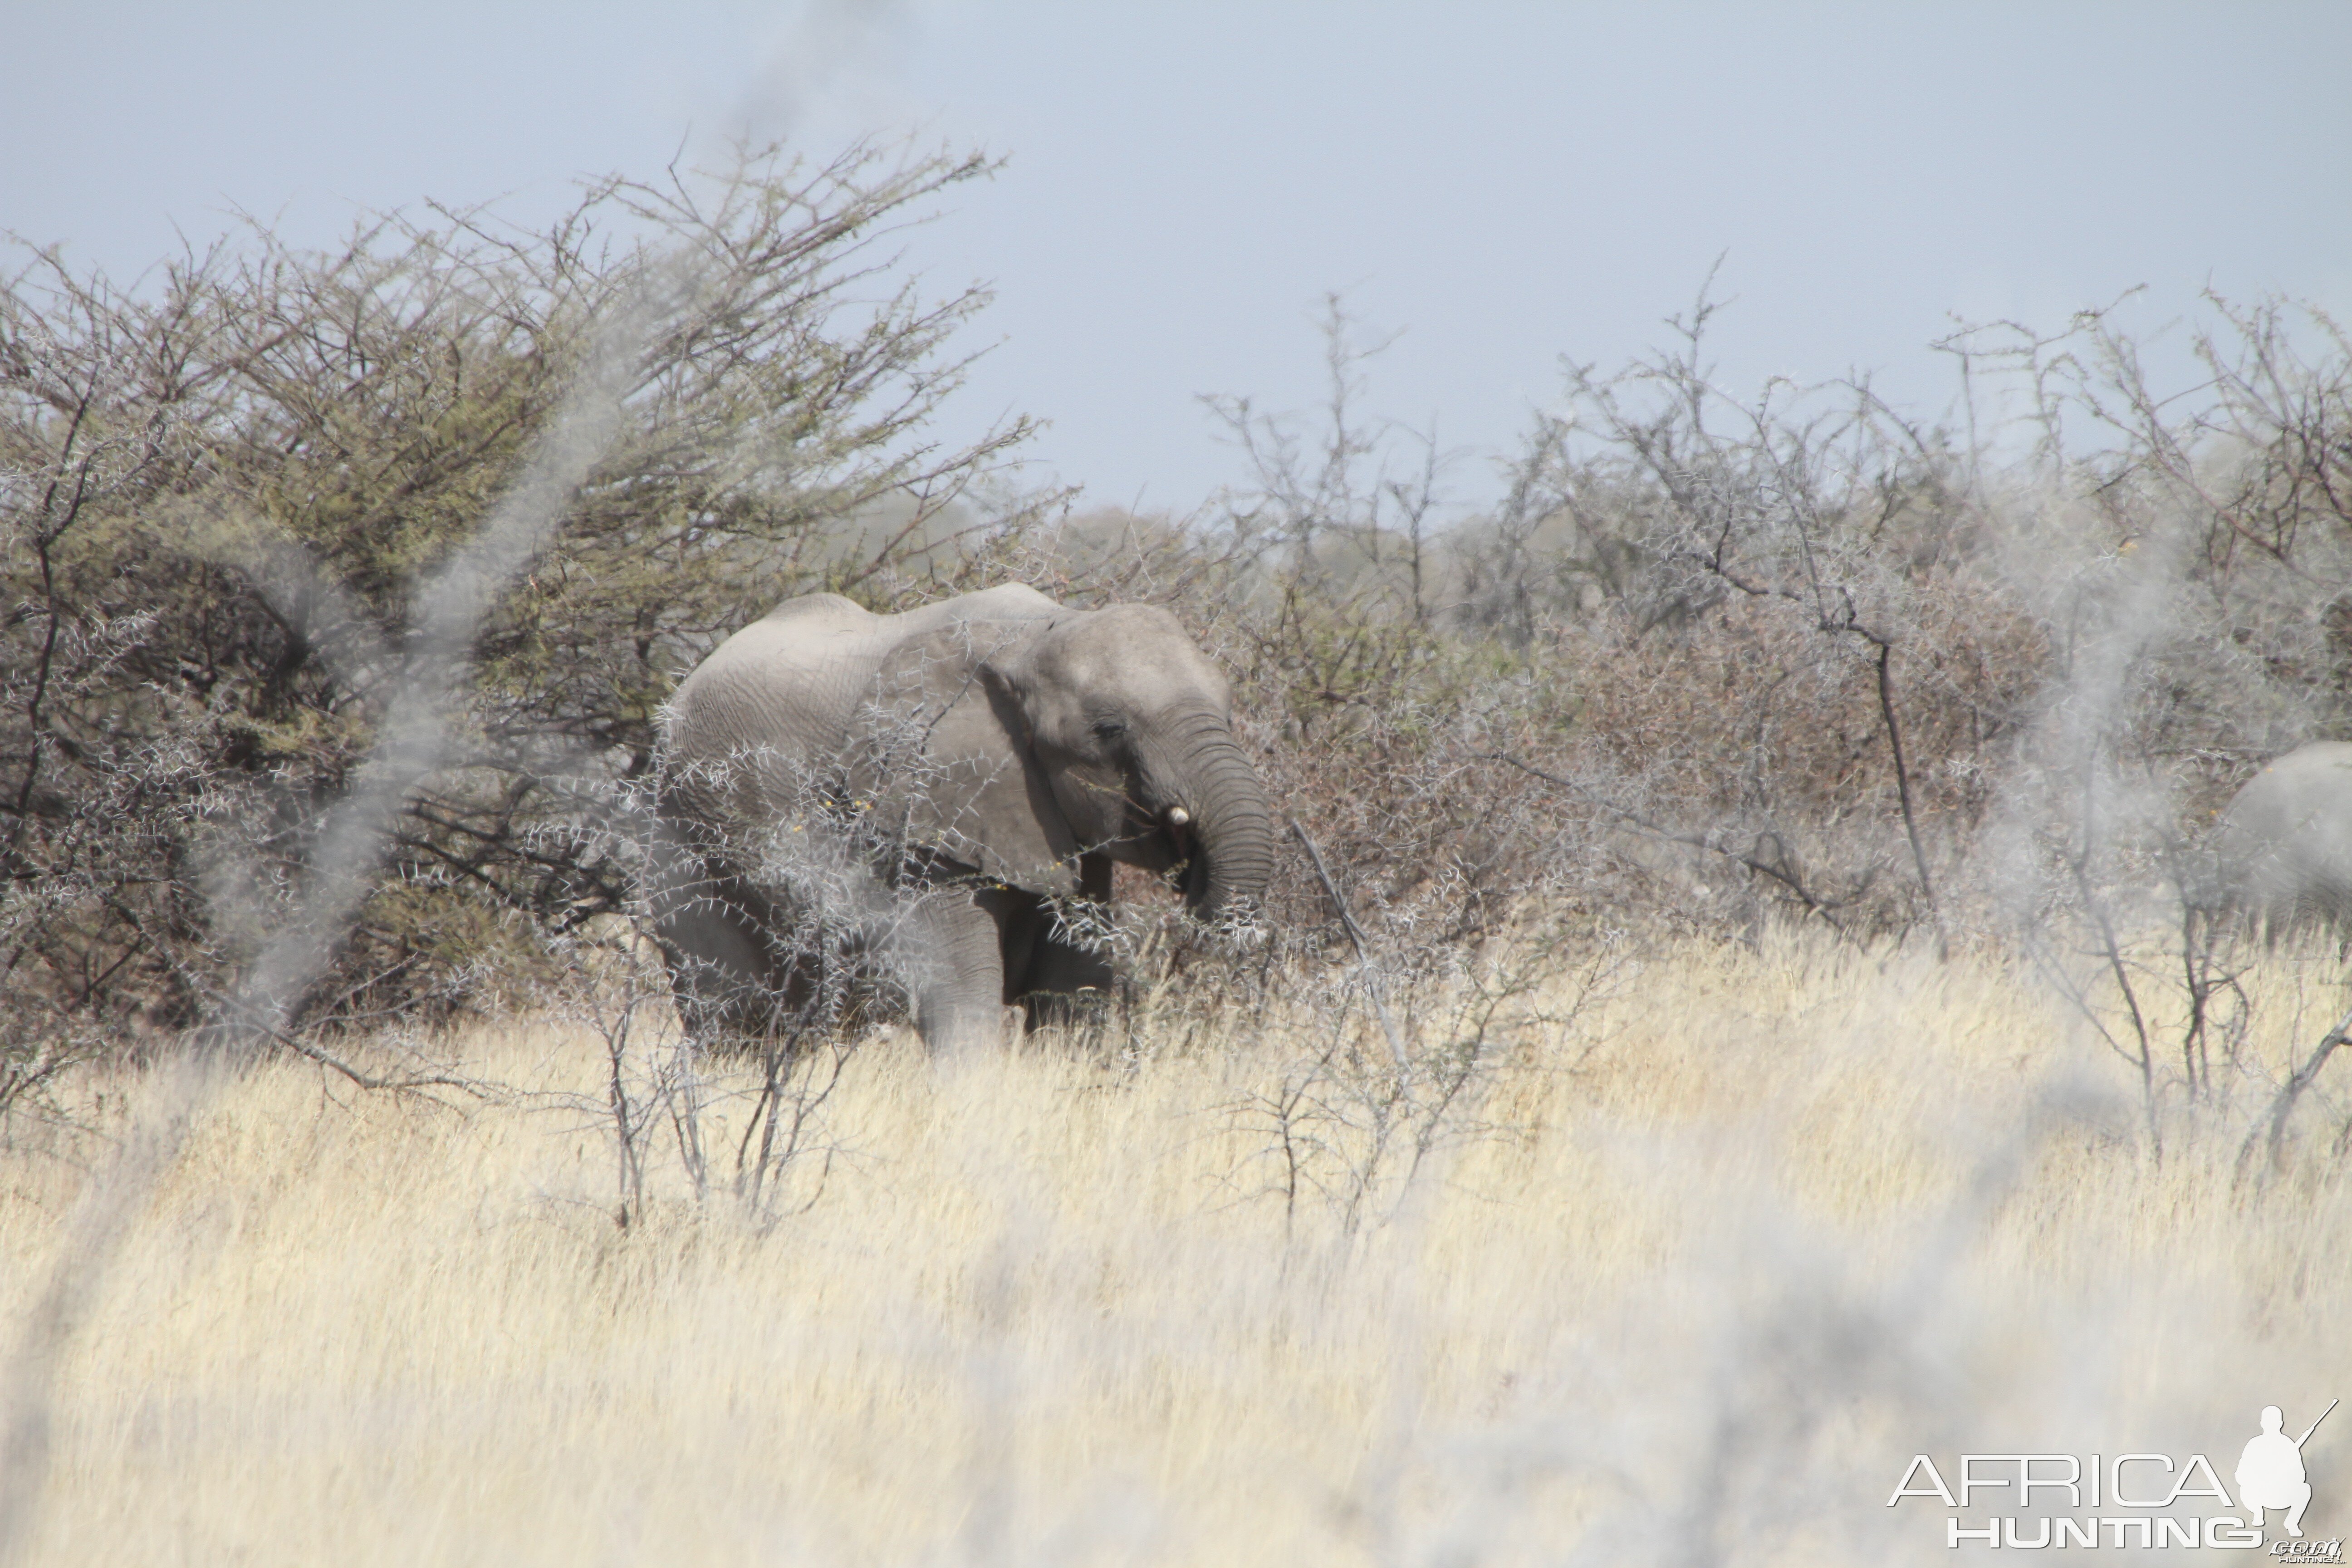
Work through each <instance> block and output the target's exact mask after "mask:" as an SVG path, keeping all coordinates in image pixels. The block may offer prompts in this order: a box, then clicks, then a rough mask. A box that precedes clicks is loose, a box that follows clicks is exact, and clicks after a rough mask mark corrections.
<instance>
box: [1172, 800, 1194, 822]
mask: <svg viewBox="0 0 2352 1568" xmlns="http://www.w3.org/2000/svg"><path fill="white" fill-rule="evenodd" d="M1190 821H1192V813H1191V812H1189V811H1187V810H1185V809H1184V808H1183V807H1182V806H1181V805H1171V806H1170V807H1169V808H1168V826H1171V827H1181V826H1184V825H1185V824H1186V823H1188V822H1190Z"/></svg>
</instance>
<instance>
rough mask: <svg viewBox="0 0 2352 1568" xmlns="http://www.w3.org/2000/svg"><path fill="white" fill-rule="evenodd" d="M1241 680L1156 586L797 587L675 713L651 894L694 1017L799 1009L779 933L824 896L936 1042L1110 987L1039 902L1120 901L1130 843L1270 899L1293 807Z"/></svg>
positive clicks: (1194, 897) (1197, 884)
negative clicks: (920, 595) (872, 596)
mask: <svg viewBox="0 0 2352 1568" xmlns="http://www.w3.org/2000/svg"><path fill="white" fill-rule="evenodd" d="M1232 702H1233V699H1232V693H1231V690H1230V688H1229V687H1228V686H1227V684H1226V681H1225V679H1224V676H1223V673H1222V672H1220V671H1219V670H1218V669H1217V668H1216V666H1215V665H1213V663H1211V662H1210V660H1209V659H1208V658H1206V657H1205V656H1204V655H1203V654H1202V652H1201V650H1200V649H1199V648H1198V647H1195V646H1194V645H1193V643H1192V639H1191V638H1190V637H1186V636H1185V634H1184V632H1183V629H1182V628H1181V626H1179V625H1178V624H1177V621H1176V618H1175V617H1174V616H1171V615H1170V614H1168V612H1166V611H1165V610H1161V609H1158V608H1155V607H1153V606H1151V605H1112V606H1110V607H1108V608H1107V609H1101V610H1091V611H1088V610H1071V609H1065V608H1064V607H1063V606H1061V605H1057V604H1055V602H1054V601H1053V600H1051V599H1049V598H1047V597H1046V596H1045V595H1043V594H1040V593H1038V592H1036V591H1035V590H1034V589H1033V588H1029V587H1026V586H1024V585H1022V584H1007V585H1005V586H1003V587H999V588H992V589H990V590H988V591H987V592H985V593H979V594H968V595H964V596H962V597H961V598H957V599H950V600H946V601H944V602H942V603H940V604H936V605H925V606H924V607H923V608H921V609H919V610H912V611H909V612H908V613H907V614H905V615H900V616H876V615H872V614H869V613H868V612H866V610H863V609H861V608H859V607H858V606H857V605H854V604H852V603H851V602H850V601H849V600H847V599H845V598H842V597H840V596H838V595H832V594H815V595H808V596H807V597H804V598H797V599H788V600H786V601H785V602H784V603H783V604H781V605H777V606H776V608H775V609H774V610H772V612H770V613H769V614H768V615H767V616H765V617H764V618H762V619H761V620H759V621H757V622H755V623H753V624H752V625H751V626H746V627H744V628H743V629H742V630H741V631H740V632H738V633H736V634H735V636H733V637H730V638H729V639H728V640H727V641H726V642H725V643H724V644H722V645H721V646H720V647H719V649H718V650H717V651H716V652H714V653H712V654H711V656H710V657H709V658H707V659H705V660H704V661H703V662H702V664H701V665H700V666H699V667H698V668H696V669H695V671H694V672H693V674H691V675H689V676H688V678H687V679H686V681H685V683H684V684H683V685H681V686H680V687H679V688H678V690H677V695H676V697H675V698H674V699H673V700H671V703H670V709H669V712H668V715H667V726H666V730H665V748H664V758H663V764H662V767H663V772H662V783H661V795H660V811H659V827H658V831H657V835H656V839H657V842H656V853H655V856H654V865H653V868H652V870H653V876H652V878H651V879H650V886H649V894H650V898H651V901H652V903H653V906H654V907H653V914H654V918H655V921H656V931H657V933H658V934H659V936H660V938H661V940H662V944H663V947H664V949H665V952H666V953H667V956H668V957H669V959H670V963H671V976H672V981H673V984H674V985H675V987H676V989H677V994H678V997H679V1002H680V1006H681V1011H682V1012H684V1013H685V1015H686V1016H687V1020H688V1027H689V1028H692V1029H694V1030H695V1031H696V1032H697V1033H698V1035H702V1036H704V1037H711V1036H713V1035H718V1034H728V1035H743V1034H751V1035H759V1034H761V1033H767V1032H772V1031H773V1030H775V1029H776V1028H778V1027H779V1026H781V1021H782V1019H783V1018H784V1017H785V1016H789V1014H790V1012H791V1010H792V1009H793V1008H795V1007H798V1006H799V1005H801V1004H802V1003H803V1001H804V999H805V998H806V996H807V994H808V987H809V986H810V984H812V983H813V980H812V975H811V973H809V971H810V967H811V962H810V961H809V960H808V959H807V958H806V957H805V956H804V955H798V954H796V953H795V952H793V951H790V947H791V944H790V942H788V941H787V940H782V939H781V938H780V934H779V933H781V932H788V931H790V930H791V929H792V927H793V921H794V920H795V919H796V918H800V917H802V916H803V915H805V913H806V911H807V909H808V907H809V904H810V903H811V901H812V900H814V901H820V902H822V903H823V904H824V907H825V910H826V911H827V916H828V918H829V919H835V920H836V921H839V920H848V921H852V922H853V923H856V922H863V925H862V927H861V929H862V930H864V931H865V932H866V941H867V942H868V944H869V946H871V947H873V948H877V949H879V950H880V952H881V956H882V957H883V958H884V959H885V961H886V963H887V966H888V967H889V968H891V969H892V970H894V971H895V972H896V973H898V975H899V976H900V977H901V978H902V979H903V980H904V981H905V984H906V986H907V989H908V993H909V994H910V995H911V996H912V998H913V1000H914V1003H915V1013H916V1022H917V1026H918V1027H919V1028H920V1030H921V1031H922V1035H923V1038H924V1040H925V1041H926V1042H927V1044H929V1047H931V1049H932V1050H933V1051H935V1052H939V1051H953V1050H960V1049H962V1048H965V1047H971V1046H974V1045H979V1044H983V1043H986V1042H989V1041H992V1040H994V1039H997V1038H999V1037H1001V1035H1002V1032H1003V1028H1004V1024H1005V1014H1004V1008H1005V1007H1006V1006H1007V1005H1013V1004H1018V1005H1022V1006H1023V1007H1024V1010H1025V1011H1026V1013H1027V1015H1028V1017H1029V1021H1030V1022H1031V1023H1032V1024H1034V1023H1035V1022H1036V1021H1038V1019H1039V1018H1041V1017H1050V1016H1055V1012H1056V1010H1057V1005H1058V1004H1057V1000H1056V999H1060V998H1068V997H1070V996H1073V995H1075V994H1077V993H1080V992H1083V991H1087V990H1089V989H1098V988H1102V987H1105V986H1107V985H1108V984H1109V981H1110V979H1111V973H1110V970H1109V968H1108V965H1107V964H1106V963H1105V962H1104V961H1103V959H1102V958H1101V957H1100V956H1098V955H1097V953H1095V952H1089V951H1087V948H1086V947H1084V946H1082V945H1080V944H1078V943H1075V942H1068V941H1065V940H1062V939H1060V938H1057V937H1056V936H1055V918H1056V917H1055V907H1054V905H1053V903H1051V902H1049V901H1048V900H1062V901H1063V902H1064V904H1065V906H1066V907H1067V906H1068V905H1069V904H1070V903H1071V902H1072V901H1076V903H1078V904H1079V905H1083V904H1085V903H1086V902H1087V901H1093V902H1097V903H1099V902H1102V901H1107V900H1108V898H1109V895H1110V878H1111V865H1112V862H1114V861H1118V862H1124V863H1125V864H1128V865H1131V866H1137V867H1140V868H1143V869H1145V870H1147V871H1154V872H1162V873H1168V872H1172V873H1175V874H1176V876H1177V878H1178V886H1179V887H1181V889H1182V891H1183V893H1184V895H1185V898H1186V900H1187V902H1188V904H1189V905H1190V907H1191V909H1192V912H1193V913H1194V914H1195V915H1197V916H1200V917H1202V918H1204V919H1205V918H1212V917H1214V916H1217V915H1219V914H1221V913H1224V912H1227V911H1229V910H1234V907H1235V906H1236V905H1237V904H1241V903H1243V902H1244V901H1246V900H1255V898H1256V897H1257V896H1258V894H1259V893H1260V892H1262V891H1263V890H1264V889H1265V884H1266V881H1267V879H1268V877H1269V876H1270V874H1271V872H1272V869H1273V860H1274V816H1273V811H1272V808H1271V806H1270V805H1269V803H1268V801H1267V799H1266V795H1265V789H1264V787H1263V786H1262V785H1261V784H1259V782H1258V779H1257V775H1256V773H1255V772H1254V771H1253V770H1252V769H1251V767H1250V765H1249V762H1248V759H1247V758H1246V757H1245V756H1244V753H1243V752H1242V749H1241V747H1240V746H1239V745H1238V744H1237V743H1236V742H1235V741H1234V734H1233V728H1232ZM827 846H832V847H834V848H835V851H836V852H835V862H834V863H835V864H836V865H838V866H839V867H840V868H841V869H842V871H843V873H844V874H842V875H840V876H838V877H837V878H835V879H833V880H832V881H831V882H829V883H828V882H826V880H825V879H824V877H823V876H822V875H821V874H814V875H813V874H812V873H811V872H810V871H809V868H810V867H812V866H814V867H815V868H817V870H818V872H819V873H821V872H822V869H823V868H824V865H825V864H826V861H825V854H826V853H827V849H826V847H827ZM886 885H887V887H890V888H894V889H897V896H896V897H895V898H894V897H893V896H891V894H889V893H887V892H886V891H885V888H886ZM793 888H798V889H801V891H800V892H799V893H798V894H797V895H795V894H794V893H793V891H792V890H791V889H793ZM810 889H818V890H817V891H814V892H813V891H811V890H810ZM910 892H911V893H912V894H913V895H914V896H913V897H911V898H909V896H908V895H909V893H910ZM796 897H797V899H798V900H799V901H798V902H797V903H795V902H794V901H793V900H795V898H796Z"/></svg>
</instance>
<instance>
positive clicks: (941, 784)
mask: <svg viewBox="0 0 2352 1568" xmlns="http://www.w3.org/2000/svg"><path fill="white" fill-rule="evenodd" d="M1044 626H1045V622H1043V621H1042V620H1041V621H1012V622H958V623H955V624H952V625H950V626H944V627H941V628H940V629H939V630H937V631H934V632H932V633H930V634H929V635H928V636H925V637H920V638H917V639H912V640H910V641H908V642H906V643H902V644H900V645H899V647H898V648H897V649H896V650H895V651H894V652H893V653H892V654H891V655H890V656H889V657H888V658H886V659H885V660H884V661H883V663H882V666H881V668H880V669H879V670H878V671H877V674H876V677H875V686H874V689H873V690H872V691H871V692H870V693H869V694H868V700H867V705H866V710H864V711H863V712H862V713H861V715H860V718H859V723H858V731H859V734H860V737H861V741H862V744H861V746H860V747H859V748H858V757H857V761H856V763H853V777H852V779H851V781H850V783H851V784H852V787H853V788H854V789H856V791H857V792H858V793H859V798H860V799H861V800H863V801H865V802H867V803H870V808H871V810H872V813H873V815H872V816H871V818H870V819H869V820H871V821H872V822H873V824H874V826H877V827H878V828H879V829H881V830H882V831H883V832H885V833H886V834H890V835H893V836H896V835H899V834H903V835H904V837H905V839H906V842H907V843H908V847H915V848H924V849H936V850H939V851H940V852H941V853H944V854H946V855H948V856H949V857H950V858H953V859H956V860H959V861H961V862H962V863H964V864H965V865H967V866H971V867H975V868H978V869H979V870H980V871H981V872H982V874H983V875H985V876H989V877H994V878H997V879H1002V880H1003V881H1006V882H1009V883H1012V884H1013V885H1014V886H1016V887H1022V888H1027V889H1032V890H1034V891H1036V892H1044V893H1069V894H1074V893H1076V892H1077V891H1078V852H1079V848H1080V846H1079V844H1078V841H1077V837H1076V834H1075V833H1073V832H1072V831H1071V828H1070V826H1069V824H1068V822H1067V821H1066V820H1065V819H1064V817H1063V816H1062V813H1061V809H1060V807H1059V806H1057V805H1055V801H1054V790H1053V785H1052V782H1051V781H1050V780H1049V779H1048V778H1047V777H1046V776H1045V771H1044V769H1043V767H1042V766H1041V765H1040V763H1038V760H1037V757H1036V753H1035V752H1034V749H1033V748H1032V746H1031V744H1030V740H1029V734H1028V727H1027V724H1026V722H1025V721H1024V719H1023V717H1022V713H1021V710H1020V707H1019V705H1018V703H1017V702H1016V701H1015V700H1014V697H1013V691H1012V689H1011V688H1010V686H1009V685H1008V683H1007V682H1006V680H1005V679H1004V678H1003V673H1002V668H1003V666H1004V665H1006V664H1009V663H1017V662H1018V661H1019V660H1020V659H1021V658H1022V656H1023V654H1024V651H1025V647H1026V644H1027V643H1028V641H1029V639H1031V638H1033V637H1034V636H1035V635H1036V634H1037V633H1038V632H1039V631H1041V630H1042V629H1044Z"/></svg>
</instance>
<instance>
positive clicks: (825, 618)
mask: <svg viewBox="0 0 2352 1568" xmlns="http://www.w3.org/2000/svg"><path fill="white" fill-rule="evenodd" d="M885 621H886V617H884V616H877V615H874V614H872V613H870V612H868V611H866V610H864V609H861V608H860V607H858V606H857V605H855V604H853V603H851V602H850V601H849V600H847V599H845V598H843V597H842V596H841V595H838V594H811V595H806V596H804V597H803V598H798V599H787V600H785V601H784V602H783V603H782V604H781V605H777V606H776V607H775V608H774V609H773V610H771V611H770V612H768V614H766V615H765V616H761V618H760V619H758V620H756V621H753V622H752V623H751V625H750V626H745V627H744V628H743V629H742V630H740V631H739V632H737V633H736V634H735V635H734V636H733V637H729V638H728V639H727V640H726V641H725V642H723V643H720V644H719V646H718V647H716V648H714V649H712V650H711V653H710V657H709V658H706V659H704V660H703V661H702V662H701V663H700V664H698V665H697V666H695V667H694V669H693V671H692V672H691V673H689V674H688V676H687V678H686V679H684V680H682V681H680V682H679V683H678V688H677V692H676V693H675V694H674V695H672V697H671V698H670V702H669V725H668V732H669V742H670V745H671V748H672V750H673V751H674V752H677V753H678V754H680V755H683V756H687V757H700V758H704V759H709V758H712V757H715V756H718V755H719V754H722V753H725V752H734V751H740V750H746V749H762V750H764V749H770V748H781V749H783V750H784V751H787V752H804V751H806V750H807V749H808V748H810V747H812V746H815V745H822V744H824V742H825V741H826V739H827V737H826V735H825V734H824V731H826V730H827V729H828V728H830V727H831V726H832V724H833V723H834V721H835V718H836V716H838V717H843V718H845V717H846V715H847V713H848V711H849V710H850V709H851V708H853V707H854V706H855V705H856V694H857V693H858V692H859V691H861V690H862V689H864V687H865V685H866V682H867V681H869V680H871V679H873V675H874V670H875V668H876V667H877V665H878V664H879V663H880V662H881V659H882V657H883V655H884V653H885V652H886V651H887V639H886V637H884V635H883V630H882V628H883V626H884V625H885Z"/></svg>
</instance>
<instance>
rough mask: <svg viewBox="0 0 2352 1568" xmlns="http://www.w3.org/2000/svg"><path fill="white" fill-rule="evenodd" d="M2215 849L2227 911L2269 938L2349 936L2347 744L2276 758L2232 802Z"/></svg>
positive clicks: (2351, 764)
mask: <svg viewBox="0 0 2352 1568" xmlns="http://www.w3.org/2000/svg"><path fill="white" fill-rule="evenodd" d="M2212 843H2213V851H2214V858H2215V861H2216V863H2217V867H2218V869H2219V874H2220V890H2221V901H2222V902H2223V904H2224V905H2225V906H2226V907H2229V908H2232V909H2236V910H2242V911H2243V912H2244V913H2245V914H2247V915H2249V916H2251V917H2252V918H2254V919H2257V920H2259V921H2261V922H2262V923H2263V926H2264V928H2265V929H2266V930H2267V931H2270V932H2271V933H2272V934H2273V935H2276V934H2278V933H2280V932H2283V931H2288V930H2291V929H2293V928H2295V927H2298V926H2304V925H2312V924H2320V925H2326V926H2329V927H2332V928H2334V929H2336V930H2337V931H2346V930H2352V743H2347V742H2342V741H2316V742H2312V743H2311V744H2309V745H2305V746H2298V747H2296V748H2295V749H2294V751H2292V752H2287V753H2286V754H2285V755H2284V756H2280V757H2274V758H2273V759H2272V760H2271V761H2270V762H2269V763H2266V764H2264V766H2263V771H2262V772H2260V773H2256V774H2255V775H2254V776H2253V777H2252V779H2250V780H2249V781H2247V783H2246V785H2245V787H2244V788H2242V789H2241V790H2239V791H2238V793H2237V794H2236V795H2234V796H2232V797H2231V801H2230V804H2229V805H2228V806H2227V807H2225V808H2224V809H2223V810H2222V813H2221V822H2220V826H2218V828H2217V829H2216V830H2215V833H2214V836H2213V840H2212Z"/></svg>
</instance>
